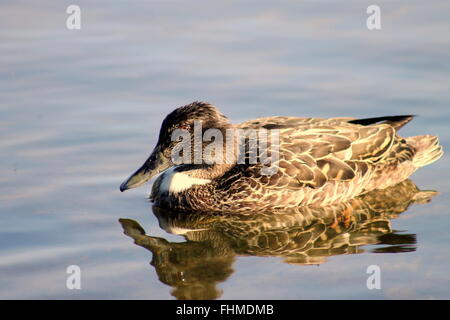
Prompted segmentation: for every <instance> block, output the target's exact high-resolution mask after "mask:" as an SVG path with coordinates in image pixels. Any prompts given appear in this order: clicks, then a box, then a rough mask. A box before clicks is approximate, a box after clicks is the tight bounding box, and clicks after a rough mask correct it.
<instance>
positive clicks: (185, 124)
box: [177, 123, 191, 131]
mask: <svg viewBox="0 0 450 320" xmlns="http://www.w3.org/2000/svg"><path fill="white" fill-rule="evenodd" d="M177 129H180V130H188V131H189V130H190V129H191V125H190V124H188V123H183V124H180V125H179V126H177Z"/></svg>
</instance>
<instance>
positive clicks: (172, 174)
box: [161, 167, 211, 193]
mask: <svg viewBox="0 0 450 320" xmlns="http://www.w3.org/2000/svg"><path fill="white" fill-rule="evenodd" d="M174 170H175V167H173V168H170V169H168V170H167V171H166V172H164V175H163V178H162V181H161V191H169V192H172V193H178V192H182V191H184V190H187V189H189V188H190V187H192V186H193V185H198V184H207V183H210V182H211V180H209V179H199V178H193V177H190V176H188V175H187V174H185V173H183V172H176V171H174Z"/></svg>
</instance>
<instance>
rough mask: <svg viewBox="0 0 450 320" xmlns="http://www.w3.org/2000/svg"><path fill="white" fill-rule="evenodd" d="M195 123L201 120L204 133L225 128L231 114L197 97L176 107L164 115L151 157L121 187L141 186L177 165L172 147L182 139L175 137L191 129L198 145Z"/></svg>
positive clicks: (228, 124)
mask: <svg viewBox="0 0 450 320" xmlns="http://www.w3.org/2000/svg"><path fill="white" fill-rule="evenodd" d="M194 123H196V124H198V123H201V130H202V131H201V134H202V135H203V133H204V132H205V131H206V130H208V129H219V130H221V131H222V132H223V131H224V130H226V129H227V128H229V127H230V126H231V124H230V122H229V120H228V118H227V117H225V116H224V115H223V114H222V113H221V112H220V111H219V110H218V109H217V108H216V107H215V106H213V105H211V104H209V103H207V102H198V101H196V102H193V103H191V104H188V105H186V106H183V107H179V108H177V109H175V110H174V111H172V112H171V113H169V115H167V117H166V118H165V119H164V121H163V123H162V125H161V129H160V131H159V138H158V142H157V144H156V146H155V148H154V149H153V151H152V153H151V154H150V157H149V158H148V159H147V160H146V161H145V163H144V164H143V165H142V166H141V167H140V168H139V169H138V170H137V171H136V172H135V173H134V174H132V175H131V176H130V177H129V178H128V179H127V180H126V181H125V182H124V183H122V184H121V185H120V191H122V192H123V191H125V190H128V189H132V188H136V187H139V186H141V185H143V184H144V183H145V182H146V181H148V180H149V179H151V178H152V177H154V176H155V175H157V174H158V173H160V172H162V171H164V170H166V169H167V168H169V167H171V166H173V165H174V162H173V159H172V150H173V149H174V147H175V146H176V145H177V144H178V143H179V141H176V140H175V141H173V136H174V134H175V133H176V130H182V131H181V132H184V133H186V132H189V134H190V137H191V139H192V143H191V146H192V148H194V144H195V141H194ZM196 130H197V129H196ZM178 132H180V131H178ZM202 143H203V142H202ZM191 154H192V157H194V152H191ZM191 163H193V162H191ZM177 164H179V163H177Z"/></svg>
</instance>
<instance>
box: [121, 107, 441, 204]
mask: <svg viewBox="0 0 450 320" xmlns="http://www.w3.org/2000/svg"><path fill="white" fill-rule="evenodd" d="M183 108H184V109H183ZM174 114H175V115H174ZM180 115H183V116H184V117H181V119H189V117H193V118H195V120H202V121H203V122H204V123H207V121H208V120H211V123H212V124H214V125H215V126H216V128H218V129H220V130H222V129H231V130H235V129H268V130H270V129H276V130H279V134H278V136H279V159H278V160H277V161H276V162H275V163H273V165H275V166H276V167H277V168H278V169H277V170H276V172H275V173H274V174H271V175H263V174H261V169H262V168H263V164H261V163H256V164H248V163H244V164H239V163H236V162H234V163H227V164H217V163H214V164H204V163H203V164H182V165H178V166H174V165H170V164H169V165H168V164H167V161H166V164H165V166H168V167H170V169H169V170H167V171H165V172H164V173H163V174H161V175H160V177H159V178H158V179H157V180H156V181H155V183H154V185H153V189H152V194H151V198H152V199H153V201H155V202H156V203H157V204H158V205H161V206H167V207H170V208H177V209H189V210H199V211H230V212H237V211H239V212H242V211H254V210H277V209H284V208H287V207H296V206H305V205H312V206H323V205H330V204H333V203H337V202H341V201H346V200H348V199H351V198H354V197H356V196H358V195H360V194H363V193H366V192H369V191H371V190H374V189H383V188H386V187H388V186H391V185H395V184H397V183H399V182H401V181H403V180H405V179H406V178H407V177H409V175H411V174H412V173H413V172H414V171H415V170H416V169H417V168H419V167H421V166H424V165H426V164H429V163H431V162H433V161H435V160H437V159H438V158H439V157H440V156H441V155H442V147H441V146H440V145H439V142H438V139H437V137H435V136H430V135H424V136H416V137H409V138H402V137H400V136H399V135H398V134H397V130H398V129H400V128H401V127H402V126H403V125H405V124H406V123H407V122H409V121H410V120H411V119H412V117H411V116H397V117H382V118H371V119H360V120H355V119H352V118H331V119H318V118H293V117H269V118H261V119H256V120H251V121H247V122H244V123H241V124H238V125H232V124H230V123H229V122H228V121H227V120H226V118H224V117H223V115H221V114H220V112H219V111H218V110H217V109H216V108H215V107H213V106H211V105H209V104H207V103H199V102H196V103H193V104H191V105H188V106H185V107H182V108H179V109H176V110H175V111H174V112H173V113H172V114H170V115H169V116H168V117H167V118H166V120H164V121H165V123H163V127H162V128H161V133H160V141H158V146H159V145H160V144H161V143H163V142H162V141H161V140H162V138H164V136H167V135H164V134H163V132H162V131H163V130H168V129H166V127H177V125H173V124H172V122H174V123H178V122H180V120H179V119H180ZM199 115H200V116H199ZM177 117H178V119H177ZM205 117H206V118H205ZM171 118H175V119H177V121H172V119H171ZM191 120H194V119H191ZM181 122H182V123H185V121H184V120H182V121H181ZM171 124H172V125H171ZM208 127H211V124H210V125H207V126H206V127H205V128H208ZM169 131H170V130H169ZM158 146H157V148H156V149H158V148H159V149H158V152H160V153H161V152H162V151H161V150H162V149H163V148H161V147H158ZM162 153H163V154H164V152H162ZM165 154H166V158H167V152H166V153H165ZM140 171H142V168H141V169H140ZM140 171H138V172H137V174H138V173H139V172H140ZM133 177H134V176H132V178H133ZM132 178H130V180H131V179H132ZM130 180H129V181H127V183H129V182H130ZM133 183H134V184H136V185H139V184H140V182H133ZM126 187H127V186H126ZM124 189H126V188H124Z"/></svg>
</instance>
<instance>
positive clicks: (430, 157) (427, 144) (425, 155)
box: [406, 134, 444, 168]
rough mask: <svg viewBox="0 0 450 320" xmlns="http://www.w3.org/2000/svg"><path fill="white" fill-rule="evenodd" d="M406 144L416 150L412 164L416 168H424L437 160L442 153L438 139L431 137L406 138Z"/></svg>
mask: <svg viewBox="0 0 450 320" xmlns="http://www.w3.org/2000/svg"><path fill="white" fill-rule="evenodd" d="M406 141H407V143H408V144H411V145H412V146H413V147H414V148H415V149H416V154H415V155H414V158H413V163H414V166H415V167H416V168H419V167H423V166H426V165H428V164H430V163H433V162H435V161H436V160H438V159H439V158H440V157H441V156H442V155H443V154H444V151H443V149H442V146H441V145H440V144H439V139H438V137H436V136H432V135H428V134H427V135H423V136H415V137H408V138H406Z"/></svg>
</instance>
